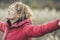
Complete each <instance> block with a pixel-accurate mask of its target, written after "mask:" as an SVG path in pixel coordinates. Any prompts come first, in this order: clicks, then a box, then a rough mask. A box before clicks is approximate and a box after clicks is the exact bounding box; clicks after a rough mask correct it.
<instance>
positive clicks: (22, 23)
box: [0, 2, 60, 40]
mask: <svg viewBox="0 0 60 40" xmlns="http://www.w3.org/2000/svg"><path fill="white" fill-rule="evenodd" d="M31 14H32V12H31V10H30V8H29V7H28V6H27V5H25V4H23V3H21V2H16V3H13V4H12V5H10V6H9V10H8V16H7V22H6V23H4V22H0V30H1V31H2V32H3V33H4V35H3V40H31V38H32V37H41V36H43V35H44V34H47V33H49V32H53V31H55V30H58V29H60V21H59V19H58V20H54V21H52V22H49V23H47V24H40V25H36V26H34V25H32V21H31V16H32V15H31Z"/></svg>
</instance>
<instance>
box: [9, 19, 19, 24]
mask: <svg viewBox="0 0 60 40" xmlns="http://www.w3.org/2000/svg"><path fill="white" fill-rule="evenodd" d="M17 20H18V19H15V20H10V21H11V24H13V23H14V22H15V21H17Z"/></svg>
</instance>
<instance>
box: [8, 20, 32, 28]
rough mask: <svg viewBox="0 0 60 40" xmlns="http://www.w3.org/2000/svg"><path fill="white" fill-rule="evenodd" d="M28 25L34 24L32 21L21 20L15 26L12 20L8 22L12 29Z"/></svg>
mask: <svg viewBox="0 0 60 40" xmlns="http://www.w3.org/2000/svg"><path fill="white" fill-rule="evenodd" d="M27 23H30V24H32V21H31V20H30V19H25V20H20V19H18V20H17V21H16V22H14V23H13V24H11V22H10V20H8V21H7V24H8V26H9V28H11V27H19V26H22V25H25V24H27Z"/></svg>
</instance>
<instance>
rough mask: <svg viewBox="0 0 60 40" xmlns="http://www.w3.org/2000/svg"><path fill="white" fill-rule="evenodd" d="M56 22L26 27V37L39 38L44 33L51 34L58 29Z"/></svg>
mask: <svg viewBox="0 0 60 40" xmlns="http://www.w3.org/2000/svg"><path fill="white" fill-rule="evenodd" d="M58 21H59V20H54V21H52V22H49V23H47V24H41V25H36V26H32V25H28V27H27V29H26V35H27V36H28V37H40V36H43V35H44V34H46V33H50V32H53V31H55V30H57V29H59V27H58Z"/></svg>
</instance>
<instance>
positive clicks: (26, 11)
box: [8, 2, 32, 19]
mask: <svg viewBox="0 0 60 40" xmlns="http://www.w3.org/2000/svg"><path fill="white" fill-rule="evenodd" d="M10 8H14V9H15V10H16V11H17V13H18V14H22V15H21V16H20V17H21V18H22V19H24V18H31V17H32V11H31V9H30V7H29V6H28V5H26V4H24V3H22V2H15V3H13V4H11V5H10V6H9V8H8V9H10Z"/></svg>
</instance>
